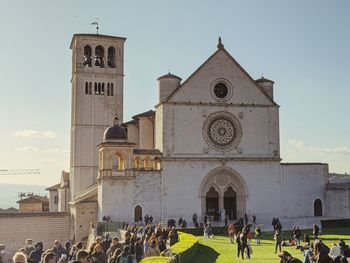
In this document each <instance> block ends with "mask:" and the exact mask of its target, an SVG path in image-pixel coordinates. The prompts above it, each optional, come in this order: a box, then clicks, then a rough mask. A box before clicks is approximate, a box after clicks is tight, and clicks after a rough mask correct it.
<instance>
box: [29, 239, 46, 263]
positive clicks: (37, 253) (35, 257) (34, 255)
mask: <svg viewBox="0 0 350 263" xmlns="http://www.w3.org/2000/svg"><path fill="white" fill-rule="evenodd" d="M42 254H43V243H42V242H38V243H36V244H35V250H34V251H32V252H31V253H30V255H29V260H30V262H32V263H39V262H40V260H41V255H42Z"/></svg>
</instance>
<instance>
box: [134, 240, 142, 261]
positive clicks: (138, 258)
mask: <svg viewBox="0 0 350 263" xmlns="http://www.w3.org/2000/svg"><path fill="white" fill-rule="evenodd" d="M134 251H135V258H136V261H137V262H139V261H141V259H142V257H143V246H142V245H141V244H140V243H135V246H134Z"/></svg>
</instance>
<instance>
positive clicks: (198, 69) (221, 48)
mask: <svg viewBox="0 0 350 263" xmlns="http://www.w3.org/2000/svg"><path fill="white" fill-rule="evenodd" d="M219 52H224V53H225V54H226V55H227V56H228V57H229V58H230V59H231V60H232V61H233V62H234V63H235V64H236V65H237V66H238V68H239V69H240V70H241V71H242V72H243V73H244V74H245V75H246V76H247V77H248V79H249V80H250V81H251V82H252V83H253V84H254V86H255V87H256V88H257V89H259V90H260V91H261V93H263V94H264V95H265V97H266V98H267V99H268V100H269V101H270V102H271V103H272V104H273V105H275V106H278V104H277V103H276V102H274V101H273V100H272V99H271V98H270V97H269V96H268V95H267V94H266V92H265V91H264V90H263V89H262V88H261V87H260V86H259V85H257V83H256V82H255V80H254V79H253V78H252V77H251V76H250V75H249V74H248V72H247V71H246V70H245V69H244V68H243V67H242V66H241V65H240V64H239V63H238V62H237V61H236V60H235V59H234V58H233V57H232V56H231V54H230V53H229V52H228V51H227V50H226V49H225V48H224V47H223V45H222V46H218V49H217V50H216V51H215V52H214V53H213V54H212V55H211V56H210V57H209V58H208V59H207V60H206V61H204V63H203V64H202V65H200V66H199V67H198V68H197V69H196V70H195V71H194V72H193V73H192V74H191V75H190V76H189V77H188V78H187V79H186V80H185V81H184V82H183V83H182V84H181V85H180V86H179V87H177V88H176V89H175V90H174V91H173V92H172V93H171V94H170V95H169V96H168V98H167V99H166V102H167V101H169V100H170V99H171V98H172V97H173V96H174V94H175V93H177V91H178V90H179V89H181V88H182V87H183V86H184V85H185V84H186V83H187V82H188V81H189V80H191V79H192V78H193V77H194V76H195V75H196V74H197V73H198V72H199V71H200V70H201V69H202V68H203V67H204V66H205V65H206V64H207V63H208V61H209V60H211V59H212V58H213V57H215V56H216V55H217V54H218V53H219Z"/></svg>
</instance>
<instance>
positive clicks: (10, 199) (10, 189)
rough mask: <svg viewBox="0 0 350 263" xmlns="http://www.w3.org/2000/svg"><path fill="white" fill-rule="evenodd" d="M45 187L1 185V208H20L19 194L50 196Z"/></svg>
mask: <svg viewBox="0 0 350 263" xmlns="http://www.w3.org/2000/svg"><path fill="white" fill-rule="evenodd" d="M45 188H47V186H44V185H23V184H0V208H9V207H15V208H18V204H17V203H16V202H17V201H18V193H19V192H33V193H34V194H40V195H48V194H49V193H48V191H45Z"/></svg>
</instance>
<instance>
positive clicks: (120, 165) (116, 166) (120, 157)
mask: <svg viewBox="0 0 350 263" xmlns="http://www.w3.org/2000/svg"><path fill="white" fill-rule="evenodd" d="M124 165H125V157H124V154H123V153H121V152H115V153H113V155H112V170H117V171H121V170H124V169H125V166H124Z"/></svg>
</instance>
